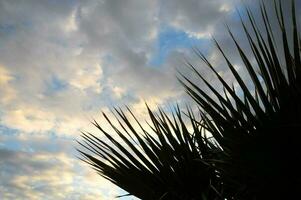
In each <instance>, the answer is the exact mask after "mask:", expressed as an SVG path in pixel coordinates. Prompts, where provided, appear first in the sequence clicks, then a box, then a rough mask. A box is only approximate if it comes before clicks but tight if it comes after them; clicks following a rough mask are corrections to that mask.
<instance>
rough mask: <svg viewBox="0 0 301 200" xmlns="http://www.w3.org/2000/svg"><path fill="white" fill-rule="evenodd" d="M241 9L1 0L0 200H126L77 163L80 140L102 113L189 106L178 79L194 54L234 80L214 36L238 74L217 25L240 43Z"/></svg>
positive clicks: (166, 1) (214, 4)
mask: <svg viewBox="0 0 301 200" xmlns="http://www.w3.org/2000/svg"><path fill="white" fill-rule="evenodd" d="M240 2H241V1H239V0H210V1H207V0H185V1H183V0H0V199H3V200H7V199H16V200H17V199H22V200H23V199H45V200H47V199H70V200H74V199H81V200H90V199H105V200H107V199H114V197H115V196H116V195H121V194H124V192H123V191H121V190H120V189H118V188H117V187H115V186H114V185H112V184H110V183H109V182H108V181H106V180H104V179H102V178H100V177H99V176H98V175H96V174H95V173H94V172H93V171H92V170H91V169H90V168H89V167H88V166H87V165H85V164H83V163H81V162H80V161H79V160H78V159H77V158H76V156H77V155H78V154H77V152H76V151H75V147H76V146H77V144H76V142H75V140H77V139H79V136H80V131H81V130H86V131H94V133H96V130H94V128H93V126H92V125H91V123H90V121H91V120H92V119H97V120H98V121H99V123H100V124H102V125H103V126H104V127H105V126H106V124H103V123H102V118H100V111H108V110H109V109H110V108H112V107H114V106H121V107H122V106H124V105H129V106H130V107H131V108H132V109H133V110H134V112H135V113H136V115H137V116H139V117H140V118H141V119H142V118H144V117H145V106H144V102H145V101H146V102H148V104H149V105H150V107H151V108H153V109H155V108H156V105H161V106H163V107H164V106H166V107H169V106H170V105H173V104H175V103H179V104H180V105H181V104H185V103H187V102H188V103H189V98H188V97H187V96H186V95H185V92H184V91H183V89H182V87H181V86H180V85H179V83H178V82H177V80H176V78H175V77H176V75H177V73H176V70H180V71H183V72H184V73H186V74H187V73H189V72H188V71H187V69H185V67H183V61H184V59H188V60H190V61H191V62H194V61H195V60H196V58H195V56H194V55H193V54H192V50H191V48H192V47H198V48H199V49H201V50H202V51H203V52H204V53H205V54H206V55H207V56H208V57H209V59H210V60H211V61H212V62H213V63H214V64H215V65H216V66H217V67H219V70H220V73H222V74H223V76H224V77H225V78H226V79H230V80H231V76H230V75H229V74H228V72H227V71H225V70H224V69H223V68H222V65H221V63H220V59H219V58H220V55H218V54H217V52H216V50H215V49H214V48H213V45H212V41H211V35H213V36H215V37H216V38H217V39H218V40H219V41H221V43H222V44H223V45H224V48H225V49H226V50H227V49H228V50H229V51H228V52H229V54H230V55H232V54H233V60H234V61H235V63H234V64H236V65H237V68H238V69H239V62H240V61H239V60H238V59H236V58H237V56H236V57H235V55H234V53H235V51H233V50H232V49H233V46H232V45H233V44H232V43H231V41H230V40H229V37H228V36H227V35H226V34H225V33H226V31H225V30H226V29H225V26H224V24H225V23H228V24H229V25H231V28H232V30H233V31H234V32H235V34H236V36H237V37H238V38H239V39H240V38H242V37H243V34H242V31H241V27H240V25H239V20H238V19H239V18H238V15H237V12H236V11H235V9H236V8H238V9H240V8H241V4H240ZM245 2H246V3H247V4H248V5H249V6H251V7H256V6H254V5H252V3H251V1H247V0H246V1H245ZM242 15H243V14H242ZM243 17H244V15H243ZM244 41H245V39H242V42H241V44H242V46H244V45H245V42H244ZM236 60H237V62H236ZM195 62H196V63H198V62H197V61H195ZM200 66H202V65H200ZM200 70H201V71H202V68H201V69H200ZM204 73H206V72H205V71H204ZM206 76H207V78H208V79H209V80H210V79H212V77H211V75H210V74H208V75H206ZM211 81H212V84H214V81H215V80H214V79H212V80H211ZM125 199H126V198H125ZM128 199H133V198H132V197H131V198H128Z"/></svg>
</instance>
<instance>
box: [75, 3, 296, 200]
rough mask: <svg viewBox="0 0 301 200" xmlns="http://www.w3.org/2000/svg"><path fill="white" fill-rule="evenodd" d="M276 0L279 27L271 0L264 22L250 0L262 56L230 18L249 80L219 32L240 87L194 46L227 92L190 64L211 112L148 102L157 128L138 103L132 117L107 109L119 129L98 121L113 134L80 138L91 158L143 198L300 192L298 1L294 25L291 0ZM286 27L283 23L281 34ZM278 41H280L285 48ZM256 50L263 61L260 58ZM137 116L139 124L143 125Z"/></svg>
mask: <svg viewBox="0 0 301 200" xmlns="http://www.w3.org/2000/svg"><path fill="white" fill-rule="evenodd" d="M274 5H275V9H274V10H275V16H276V18H277V21H278V25H279V26H278V27H273V26H272V25H271V17H269V15H268V13H267V9H266V6H265V5H264V3H262V4H261V5H260V9H261V18H262V22H263V27H264V30H260V29H259V27H258V22H257V21H256V20H255V19H254V16H253V13H252V11H251V10H250V9H249V8H246V14H247V17H248V20H249V22H250V24H251V26H250V27H247V26H246V23H245V22H244V21H243V20H241V23H242V27H243V30H244V32H245V35H246V38H247V39H248V43H249V45H250V47H251V51H252V53H253V56H254V57H252V58H250V57H249V56H247V54H246V53H245V51H244V50H243V49H242V48H241V46H240V44H239V42H238V41H237V39H236V38H235V37H234V35H233V34H232V32H231V30H230V29H229V28H228V31H229V35H230V37H231V38H232V40H233V42H234V44H235V46H236V49H237V51H238V53H239V55H240V58H241V60H242V62H243V64H244V67H245V69H246V71H247V73H248V75H249V76H250V78H251V83H247V82H246V81H244V80H243V78H242V77H241V76H240V75H239V73H238V72H237V70H236V69H235V67H234V65H233V64H232V63H231V61H230V59H229V58H228V57H227V55H226V53H225V52H224V51H223V49H222V48H221V46H220V44H219V43H218V42H217V41H216V40H215V39H213V40H214V43H215V44H216V47H217V49H218V50H219V51H220V53H221V55H222V56H223V58H224V59H225V63H226V64H227V66H228V68H229V70H230V71H231V73H232V74H233V76H234V77H235V80H236V82H237V85H238V87H237V88H234V87H232V86H230V85H229V84H228V83H227V82H226V81H225V80H224V79H223V77H222V76H221V75H220V74H219V73H218V72H217V70H216V69H215V68H214V66H212V64H211V63H210V62H209V60H208V59H207V58H206V56H205V55H204V54H202V52H200V51H199V50H198V49H194V51H195V53H196V54H197V55H198V57H199V58H200V59H201V60H202V61H203V62H204V63H205V64H206V65H207V66H208V67H209V69H210V70H211V71H212V72H213V73H214V74H215V76H216V77H217V79H218V80H219V81H220V83H221V84H222V86H223V90H224V93H223V94H221V93H219V92H218V91H217V90H216V89H215V88H214V87H213V86H212V85H211V84H210V82H208V81H207V80H206V79H205V77H204V76H203V75H202V74H201V73H200V72H199V71H198V70H197V68H196V67H195V66H193V65H192V64H190V63H189V62H187V66H188V67H189V68H191V70H193V71H194V73H195V74H196V75H197V76H198V78H199V79H200V80H201V81H203V83H204V84H205V85H206V86H207V87H208V88H209V90H210V91H211V94H212V95H211V94H210V95H209V94H208V93H206V92H205V89H204V88H201V87H200V86H199V85H198V84H196V83H195V82H193V81H192V80H191V79H189V78H188V77H187V76H185V75H182V74H180V76H179V81H180V82H181V83H182V85H183V86H184V88H185V89H186V91H187V93H188V94H189V95H190V96H191V97H192V98H193V100H194V101H195V103H196V104H197V105H198V106H199V110H198V112H197V113H199V114H200V116H201V120H198V119H197V117H196V116H195V114H194V113H195V112H194V111H192V110H191V109H190V108H187V111H186V112H185V116H183V113H182V112H181V111H180V109H179V108H178V107H176V108H175V112H174V113H173V114H172V115H171V116H170V115H167V114H166V113H165V112H164V111H162V110H161V109H159V112H158V113H154V112H152V111H151V110H150V109H149V108H148V107H147V109H148V113H149V117H150V120H151V122H152V123H150V124H149V126H150V129H151V131H148V130H146V128H145V127H143V126H142V125H141V123H140V122H139V120H137V119H136V117H135V115H134V114H133V113H132V112H131V110H130V109H127V111H128V113H129V114H130V118H132V119H130V118H129V117H128V116H126V114H125V112H123V111H122V110H120V109H115V112H114V113H115V116H116V119H117V124H114V123H112V121H111V120H110V119H109V118H108V117H107V116H106V114H104V117H105V118H106V120H107V122H108V123H109V124H110V125H111V127H112V128H113V129H114V131H115V133H116V135H117V137H118V139H116V138H114V137H112V136H111V134H110V133H109V132H107V131H105V130H104V129H103V128H102V127H101V125H99V124H98V123H97V122H96V121H94V125H95V126H96V127H97V128H98V129H99V130H100V131H101V132H102V134H103V135H104V136H105V137H106V139H107V140H108V141H110V142H111V144H108V143H107V142H105V141H104V140H103V139H100V137H98V136H96V135H94V134H91V133H83V134H82V137H83V142H79V143H80V144H81V146H82V147H83V148H84V149H85V150H81V149H79V150H78V151H79V152H80V153H81V154H82V158H81V159H82V160H83V161H85V162H87V163H88V164H89V165H91V166H92V167H93V168H94V169H95V170H96V171H97V172H98V173H99V174H100V175H101V176H103V177H104V178H106V179H108V180H110V181H111V182H113V183H114V184H116V185H117V186H119V187H121V188H123V189H124V190H126V191H127V192H128V193H129V194H130V195H134V196H136V197H138V198H141V199H152V200H153V199H162V200H164V199H179V200H192V199H209V200H211V199H237V200H238V199H239V200H249V199H250V200H251V199H252V200H253V199H260V200H261V199H292V198H293V197H295V196H296V195H298V194H299V189H300V188H301V173H300V169H301V164H300V163H301V155H300V153H301V150H300V147H299V146H300V144H299V143H300V141H301V140H300V139H301V135H300V134H301V131H300V128H301V60H300V44H301V42H300V38H299V32H298V29H297V19H296V14H295V4H294V1H292V4H291V5H292V6H291V11H292V18H291V23H289V25H288V24H286V23H285V21H286V19H284V13H283V9H282V5H281V1H280V0H279V1H277V2H275V3H274ZM276 28H278V29H279V30H280V32H281V38H280V39H279V40H277V41H276V37H275V35H274V29H276ZM289 33H292V35H289ZM290 41H291V42H290ZM280 42H281V44H280ZM276 44H277V45H278V44H280V46H281V49H278V48H277V45H276ZM279 50H281V51H279ZM282 52H283V53H282ZM253 58H254V59H255V60H256V63H255V64H253V62H251V59H253ZM257 68H258V69H257ZM250 84H251V85H252V87H253V88H254V90H253V91H252V90H251V89H250V87H249V85H250ZM184 118H187V119H188V120H189V123H187V122H186V119H184ZM132 120H134V121H136V123H137V125H138V126H139V129H137V128H134V127H135V126H134V125H133V123H132ZM117 125H118V126H117ZM189 127H192V128H189ZM120 141H122V143H121V142H120Z"/></svg>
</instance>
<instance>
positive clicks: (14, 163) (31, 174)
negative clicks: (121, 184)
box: [0, 135, 118, 200]
mask: <svg viewBox="0 0 301 200" xmlns="http://www.w3.org/2000/svg"><path fill="white" fill-rule="evenodd" d="M31 137H32V138H29V137H28V135H27V136H26V135H22V136H19V137H17V139H14V140H15V142H20V143H21V144H22V146H26V144H30V145H31V147H32V148H33V149H35V150H34V151H28V149H23V150H22V149H14V150H11V149H8V148H1V149H0V156H1V160H0V166H1V174H0V178H1V182H0V198H1V199H4V200H8V199H50V200H51V199H70V200H73V199H83V200H87V199H91V198H92V197H94V198H103V199H114V196H116V195H117V192H118V189H117V187H116V186H113V185H112V184H111V183H109V182H108V181H106V180H104V179H101V178H100V177H99V176H95V172H94V171H92V170H91V169H89V168H88V167H87V166H86V165H83V164H82V163H81V162H80V161H79V160H78V159H76V158H75V157H74V152H73V153H72V152H70V149H69V150H68V149H66V147H62V148H60V149H53V151H51V150H50V151H49V150H46V151H45V149H44V148H43V146H44V147H45V146H46V147H47V146H49V145H53V147H56V146H57V145H59V146H61V145H63V144H64V145H68V146H71V145H72V144H71V143H70V142H68V140H65V141H64V140H62V139H58V140H53V138H51V137H45V136H44V137H41V136H35V135H32V136H31ZM0 140H1V142H5V140H11V139H10V138H8V137H5V138H2V139H0ZM8 147H9V146H8ZM41 147H42V148H41ZM57 147H58V146H57ZM40 148H41V149H40ZM68 148H70V147H68ZM43 149H44V150H43Z"/></svg>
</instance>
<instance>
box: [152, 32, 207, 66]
mask: <svg viewBox="0 0 301 200" xmlns="http://www.w3.org/2000/svg"><path fill="white" fill-rule="evenodd" d="M205 41H206V40H205V39H197V38H195V37H192V36H189V35H188V34H187V33H186V32H184V31H180V30H177V29H174V28H172V27H166V28H163V29H162V31H161V32H160V33H159V36H158V41H157V44H156V45H157V47H156V52H154V54H153V57H152V58H151V60H150V62H149V64H150V65H151V66H159V65H161V64H162V63H163V62H164V61H165V59H166V57H167V56H168V54H169V53H170V52H172V51H173V50H175V49H178V48H192V47H195V46H196V47H198V46H200V45H201V44H204V42H205Z"/></svg>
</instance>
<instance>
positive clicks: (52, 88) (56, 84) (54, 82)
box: [48, 76, 67, 92]
mask: <svg viewBox="0 0 301 200" xmlns="http://www.w3.org/2000/svg"><path fill="white" fill-rule="evenodd" d="M66 87H67V83H66V82H64V81H62V80H61V79H59V78H58V77H56V76H53V77H52V78H51V80H50V82H49V83H48V90H49V92H58V91H61V90H64V89H66Z"/></svg>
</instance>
